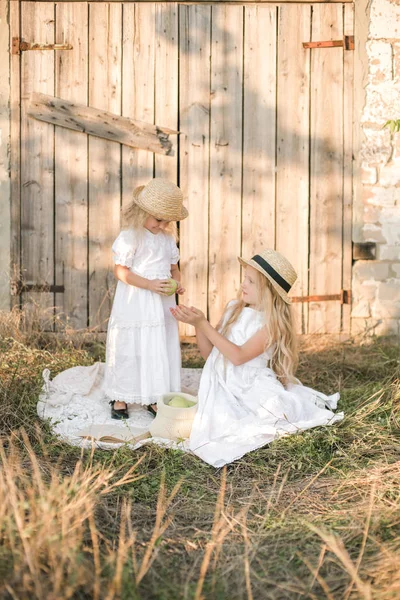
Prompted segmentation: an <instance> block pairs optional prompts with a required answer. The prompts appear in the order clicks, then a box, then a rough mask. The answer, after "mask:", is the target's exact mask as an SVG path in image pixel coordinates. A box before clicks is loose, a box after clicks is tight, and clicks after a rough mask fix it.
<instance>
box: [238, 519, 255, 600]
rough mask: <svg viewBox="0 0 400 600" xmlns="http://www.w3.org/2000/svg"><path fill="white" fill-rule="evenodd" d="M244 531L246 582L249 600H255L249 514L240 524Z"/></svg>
mask: <svg viewBox="0 0 400 600" xmlns="http://www.w3.org/2000/svg"><path fill="white" fill-rule="evenodd" d="M240 526H241V529H242V535H243V539H244V546H245V553H244V576H245V581H246V591H247V600H253V593H252V591H251V578H250V561H249V556H250V540H249V535H248V531H247V513H246V515H244V517H243V521H242V522H241V524H240Z"/></svg>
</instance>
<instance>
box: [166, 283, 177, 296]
mask: <svg viewBox="0 0 400 600" xmlns="http://www.w3.org/2000/svg"><path fill="white" fill-rule="evenodd" d="M168 283H169V287H168V288H166V290H165V293H166V294H167V296H172V294H175V292H176V289H177V287H178V284H177V282H176V281H175V279H168Z"/></svg>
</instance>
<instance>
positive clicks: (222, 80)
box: [208, 6, 243, 324]
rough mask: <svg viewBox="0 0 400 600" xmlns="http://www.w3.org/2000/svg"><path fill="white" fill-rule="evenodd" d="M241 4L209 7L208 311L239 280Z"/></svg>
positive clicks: (214, 315)
mask: <svg viewBox="0 0 400 600" xmlns="http://www.w3.org/2000/svg"><path fill="white" fill-rule="evenodd" d="M242 66H243V7H236V6H215V7H213V10H212V47H211V133H210V137H211V139H210V245H209V298H208V303H209V317H210V320H211V322H212V323H213V324H216V323H217V322H218V321H219V319H220V316H221V314H222V312H223V310H224V308H225V305H226V303H227V302H228V301H229V300H231V299H232V298H234V297H236V294H237V292H238V290H239V285H240V268H239V263H238V260H237V256H238V255H239V254H240V250H241V208H242V207H241V195H242V76H243V73H242Z"/></svg>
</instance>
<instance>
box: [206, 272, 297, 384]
mask: <svg viewBox="0 0 400 600" xmlns="http://www.w3.org/2000/svg"><path fill="white" fill-rule="evenodd" d="M255 272H256V273H257V275H256V277H257V279H256V281H257V287H258V292H259V308H260V310H261V311H262V313H263V315H264V321H265V327H266V330H267V341H266V344H265V350H268V349H269V348H271V347H273V348H274V349H273V354H272V357H271V360H270V365H271V368H272V370H273V371H274V373H275V374H276V376H277V377H278V379H279V381H280V382H281V383H282V384H283V385H287V384H288V383H294V382H296V378H295V372H296V369H297V363H298V350H297V336H296V333H295V327H294V317H293V311H292V306H291V305H290V304H287V303H286V302H285V301H284V300H283V299H282V298H281V297H280V296H279V294H278V293H277V292H276V291H275V289H274V287H273V286H272V285H271V284H270V282H269V280H268V279H267V278H266V277H265V276H264V275H262V274H261V273H259V272H258V271H256V270H255ZM245 306H247V305H246V303H245V302H244V301H243V298H242V293H241V291H239V293H238V301H237V303H236V304H235V306H234V307H233V310H232V312H231V313H230V315H229V317H228V319H227V321H226V323H224V325H223V327H222V320H221V321H220V323H219V324H218V325H217V329H220V333H221V334H222V335H224V336H226V335H227V334H228V333H229V331H230V329H231V327H232V325H233V323H235V322H236V321H237V319H238V318H239V315H240V313H241V311H242V310H243V308H244V307H245Z"/></svg>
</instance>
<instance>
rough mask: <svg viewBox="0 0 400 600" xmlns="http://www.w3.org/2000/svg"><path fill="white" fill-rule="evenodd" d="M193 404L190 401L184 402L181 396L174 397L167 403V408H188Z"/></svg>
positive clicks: (193, 403) (184, 399)
mask: <svg viewBox="0 0 400 600" xmlns="http://www.w3.org/2000/svg"><path fill="white" fill-rule="evenodd" d="M195 404H196V403H195V402H192V401H191V400H186V398H183V397H182V396H174V397H173V398H171V400H170V401H169V402H168V406H173V407H174V408H190V407H191V406H194V405H195Z"/></svg>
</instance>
